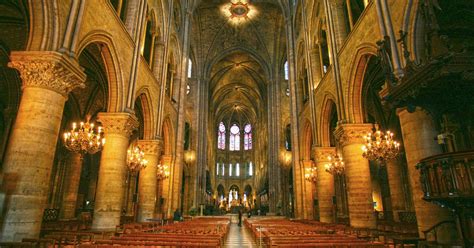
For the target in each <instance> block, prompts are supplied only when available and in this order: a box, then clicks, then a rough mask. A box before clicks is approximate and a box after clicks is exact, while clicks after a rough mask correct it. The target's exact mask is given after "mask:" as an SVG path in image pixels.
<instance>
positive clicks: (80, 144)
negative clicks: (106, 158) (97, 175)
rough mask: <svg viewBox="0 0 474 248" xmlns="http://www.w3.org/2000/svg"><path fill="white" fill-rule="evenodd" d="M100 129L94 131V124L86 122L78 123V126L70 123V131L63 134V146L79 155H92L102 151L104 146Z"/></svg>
mask: <svg viewBox="0 0 474 248" xmlns="http://www.w3.org/2000/svg"><path fill="white" fill-rule="evenodd" d="M103 136H104V133H103V132H102V127H100V126H99V127H97V131H96V130H94V123H89V118H87V121H86V122H85V123H84V122H80V123H79V126H78V125H77V123H76V122H73V123H72V129H71V131H69V132H65V133H64V146H65V147H66V148H67V149H68V150H69V151H72V152H76V153H80V154H82V155H84V154H86V153H89V154H94V153H96V152H98V151H100V150H101V149H102V147H103V146H104V144H105V138H104V137H103Z"/></svg>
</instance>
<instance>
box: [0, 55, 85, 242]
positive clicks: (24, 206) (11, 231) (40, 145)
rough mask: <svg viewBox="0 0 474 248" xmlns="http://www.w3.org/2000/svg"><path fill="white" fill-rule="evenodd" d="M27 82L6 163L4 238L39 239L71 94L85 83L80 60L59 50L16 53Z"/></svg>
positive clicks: (13, 62)
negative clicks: (58, 51) (62, 124)
mask: <svg viewBox="0 0 474 248" xmlns="http://www.w3.org/2000/svg"><path fill="white" fill-rule="evenodd" d="M10 59H11V62H10V63H9V66H10V67H12V68H15V69H17V70H18V71H19V72H20V76H21V79H22V83H23V93H22V96H21V101H20V106H19V109H18V114H17V117H16V120H15V123H14V125H13V129H12V132H11V136H10V140H9V145H8V149H7V151H6V154H5V161H4V164H3V173H4V192H6V196H5V199H6V200H5V202H4V206H5V207H4V209H3V218H2V220H1V221H2V223H1V230H2V231H1V238H0V239H1V241H21V240H22V239H23V238H38V236H39V233H40V228H41V222H42V217H43V211H44V209H45V208H46V204H47V197H48V190H49V183H48V182H49V180H50V175H51V168H52V165H53V161H54V154H55V152H56V143H57V141H58V135H59V129H60V124H61V119H62V116H63V109H64V104H65V102H66V99H67V94H68V93H69V92H70V91H71V90H72V89H74V88H75V87H78V86H79V87H84V81H85V74H84V73H83V72H82V70H81V69H80V66H79V65H78V64H77V62H76V61H73V60H70V59H69V58H66V57H63V56H62V54H60V53H56V52H12V53H11V56H10Z"/></svg>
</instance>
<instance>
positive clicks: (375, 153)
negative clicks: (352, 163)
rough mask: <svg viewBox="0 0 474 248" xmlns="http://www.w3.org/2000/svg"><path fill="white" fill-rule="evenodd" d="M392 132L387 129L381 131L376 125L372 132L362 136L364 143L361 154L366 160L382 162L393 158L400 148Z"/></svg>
mask: <svg viewBox="0 0 474 248" xmlns="http://www.w3.org/2000/svg"><path fill="white" fill-rule="evenodd" d="M393 137H394V134H393V133H392V132H390V130H388V131H387V132H385V133H384V132H382V131H380V130H378V126H376V129H375V130H374V131H373V132H370V133H367V135H366V136H364V139H365V145H364V146H362V152H363V153H362V156H364V157H365V158H367V159H368V160H373V161H379V162H380V163H382V164H384V163H385V162H387V161H388V160H391V159H393V158H395V157H396V156H397V155H398V153H399V150H400V143H398V142H397V141H395V140H394V139H393Z"/></svg>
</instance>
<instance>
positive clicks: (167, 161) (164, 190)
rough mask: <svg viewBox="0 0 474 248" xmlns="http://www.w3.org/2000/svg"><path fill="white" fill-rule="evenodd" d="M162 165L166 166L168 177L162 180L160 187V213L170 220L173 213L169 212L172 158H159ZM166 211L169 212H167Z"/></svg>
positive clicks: (169, 156)
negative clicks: (161, 199)
mask: <svg viewBox="0 0 474 248" xmlns="http://www.w3.org/2000/svg"><path fill="white" fill-rule="evenodd" d="M161 160H162V164H163V165H168V170H169V172H170V177H168V178H167V179H165V180H162V185H161V194H162V195H161V197H162V198H163V204H162V205H161V213H163V214H164V216H165V217H166V218H171V214H172V213H173V211H174V210H172V211H171V208H172V207H171V192H170V190H171V183H170V180H171V172H172V171H171V170H172V168H173V166H172V165H173V157H172V155H163V156H162V157H161ZM168 209H169V210H170V211H168Z"/></svg>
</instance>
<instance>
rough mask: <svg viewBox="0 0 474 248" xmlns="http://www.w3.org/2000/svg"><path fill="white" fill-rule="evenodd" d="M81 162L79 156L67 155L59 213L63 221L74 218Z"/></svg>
mask: <svg viewBox="0 0 474 248" xmlns="http://www.w3.org/2000/svg"><path fill="white" fill-rule="evenodd" d="M82 162H83V159H82V156H81V154H79V153H73V152H71V153H69V158H68V165H67V169H66V177H65V179H64V182H65V184H64V187H65V189H64V195H63V203H62V211H61V212H62V217H63V218H64V219H72V218H74V217H76V203H77V192H78V191H79V182H80V180H81V171H82Z"/></svg>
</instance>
